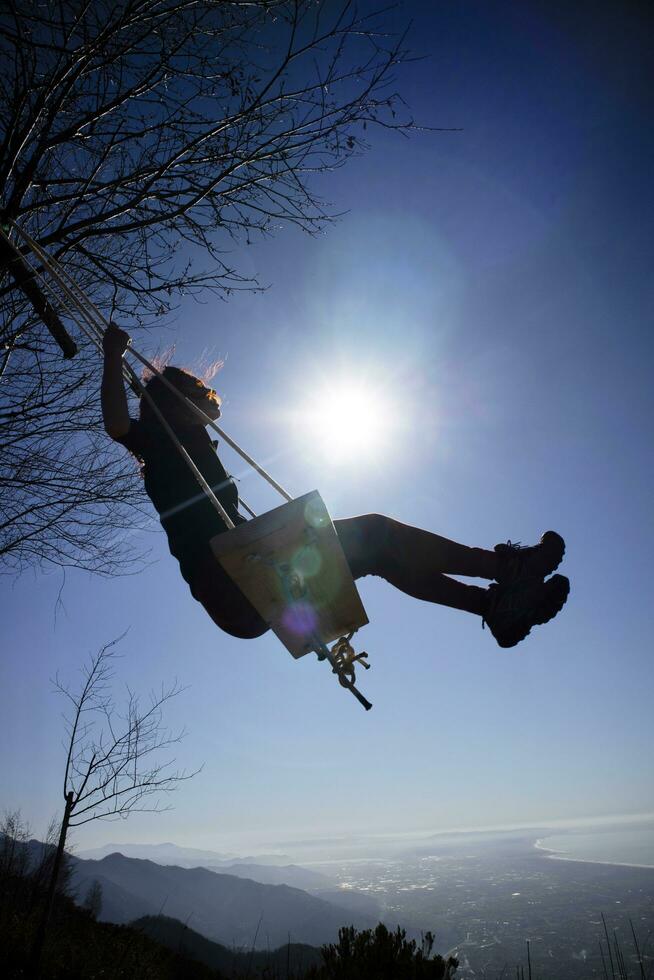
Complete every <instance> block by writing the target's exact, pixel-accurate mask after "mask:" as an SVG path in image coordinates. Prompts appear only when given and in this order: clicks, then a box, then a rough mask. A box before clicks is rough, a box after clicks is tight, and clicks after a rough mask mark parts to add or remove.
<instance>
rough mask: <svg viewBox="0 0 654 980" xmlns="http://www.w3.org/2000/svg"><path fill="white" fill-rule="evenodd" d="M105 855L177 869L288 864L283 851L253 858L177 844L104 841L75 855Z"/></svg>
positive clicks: (97, 858) (87, 857) (97, 857)
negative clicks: (142, 860)
mask: <svg viewBox="0 0 654 980" xmlns="http://www.w3.org/2000/svg"><path fill="white" fill-rule="evenodd" d="M109 854H124V855H125V857H132V858H143V859H144V860H146V861H155V862H156V863H157V864H176V865H177V866H178V867H180V868H197V867H204V868H208V867H212V866H214V865H216V866H217V865H220V866H221V867H222V866H224V865H227V864H234V863H239V864H242V863H247V864H253V863H256V864H263V865H276V864H288V863H289V858H288V857H287V856H286V855H284V854H259V855H257V857H240V856H239V855H236V854H221V853H220V852H218V851H204V850H201V849H200V848H197V847H180V846H179V845H178V844H172V843H170V842H166V843H164V844H104V845H103V846H102V847H93V848H91V849H89V850H85V851H79V852H78V854H77V857H79V858H82V859H83V860H90V861H100V860H102V858H104V857H107V855H109Z"/></svg>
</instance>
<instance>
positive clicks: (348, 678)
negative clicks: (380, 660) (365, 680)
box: [332, 634, 370, 687]
mask: <svg viewBox="0 0 654 980" xmlns="http://www.w3.org/2000/svg"><path fill="white" fill-rule="evenodd" d="M351 637H352V634H350V636H342V637H341V638H340V640H337V641H336V643H335V644H334V646H333V647H332V656H333V658H334V664H333V667H332V673H334V674H336V675H337V676H338V682H339V684H341V686H342V687H351V686H352V684H354V682H355V680H356V677H355V673H354V665H355V664H361V666H362V667H363V668H365V670H370V664H369V663H366V661H367V659H368V654H367V653H355V651H354V648H353V647H352V644H351V643H350V639H351Z"/></svg>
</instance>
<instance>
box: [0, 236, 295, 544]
mask: <svg viewBox="0 0 654 980" xmlns="http://www.w3.org/2000/svg"><path fill="white" fill-rule="evenodd" d="M11 225H12V227H13V228H14V229H15V230H16V232H17V234H18V235H19V237H20V238H22V239H23V241H24V242H25V243H26V245H27V247H28V248H29V249H30V251H31V252H32V253H33V254H34V255H36V256H37V258H38V259H39V260H40V261H41V263H42V265H43V267H44V269H45V270H47V271H48V273H49V274H50V276H51V277H52V279H53V280H54V281H55V282H56V283H57V285H58V286H59V288H60V289H61V291H62V293H63V294H64V297H65V298H66V299H64V300H62V298H61V297H60V296H57V295H56V293H54V291H53V289H52V285H51V283H50V282H49V280H48V279H47V278H46V277H45V276H44V275H43V272H42V271H41V270H40V269H38V268H36V267H35V266H34V265H33V264H32V263H31V262H29V259H28V257H27V256H25V255H24V253H22V252H21V251H20V250H19V249H18V248H17V246H16V245H15V243H14V242H13V241H12V240H11V239H10V238H9V236H8V235H7V234H6V233H5V231H4V229H2V228H0V235H2V237H3V239H4V240H5V242H6V243H7V244H8V245H9V246H10V248H11V249H12V250H13V251H14V252H15V253H16V254H17V255H19V256H20V257H21V259H23V261H25V260H27V261H28V264H29V267H30V269H31V271H32V273H33V274H34V276H35V277H37V278H38V279H39V280H40V282H41V284H42V285H43V286H44V288H45V289H46V291H47V292H48V293H49V294H50V296H53V297H54V299H55V301H58V302H61V303H62V304H63V305H64V307H65V308H66V310H67V312H68V314H69V316H70V317H71V319H72V320H73V321H74V322H75V323H76V324H77V326H78V328H79V329H80V330H81V331H82V333H83V334H84V335H85V336H86V337H87V338H88V339H89V340H90V341H91V342H92V343H93V344H94V345H95V346H96V347H97V348H98V350H100V351H102V334H103V333H104V329H106V327H108V326H109V320H108V319H107V318H106V317H105V316H104V314H103V313H102V312H101V311H100V310H99V309H98V308H97V307H96V306H95V305H94V304H93V303H92V301H91V300H90V299H89V298H88V297H87V296H86V294H85V293H84V292H83V291H82V289H81V288H80V286H79V285H78V284H77V283H76V282H75V280H74V279H73V278H72V277H71V276H70V275H69V274H68V272H67V271H66V270H65V269H64V268H63V266H62V265H61V264H60V263H59V262H58V261H57V260H56V259H55V258H54V257H53V256H50V255H48V253H47V252H45V251H44V250H43V249H42V248H41V246H40V245H39V244H38V242H36V241H34V239H33V238H32V237H31V236H30V235H29V234H28V233H27V232H26V231H24V230H23V229H22V228H21V227H20V226H19V225H18V224H16V222H14V221H12V222H11ZM66 300H68V302H66ZM69 303H70V304H72V305H73V307H74V310H76V311H77V313H78V315H81V317H82V320H83V321H85V323H86V325H85V323H84V322H80V320H79V318H78V317H76V316H75V313H74V312H73V311H72V310H71V309H70V306H69ZM127 352H129V353H130V354H133V355H134V357H136V359H137V360H138V361H140V362H141V364H143V365H144V367H146V368H147V370H148V371H149V372H150V373H151V374H152V376H156V377H157V378H159V380H160V381H161V382H162V383H163V384H164V385H165V386H166V387H167V388H168V389H169V390H170V391H171V392H172V393H173V394H174V395H175V397H176V398H178V399H179V400H180V401H182V403H183V404H184V405H186V406H187V407H189V408H190V409H191V411H192V412H193V413H194V414H195V415H196V416H197V417H198V418H199V419H201V420H202V422H203V424H204V425H208V426H210V427H211V428H212V429H213V430H214V431H215V432H216V433H217V434H218V435H219V436H220V437H221V438H222V439H223V441H224V442H226V443H227V445H229V446H231V448H232V449H234V451H235V452H236V453H238V454H239V456H241V458H242V459H244V460H245V462H246V463H248V465H249V466H251V467H252V468H253V469H254V470H255V471H256V472H257V473H259V475H260V476H261V477H262V478H263V479H265V480H266V481H267V482H268V483H269V484H270V485H271V486H272V487H273V489H274V490H276V491H277V492H278V493H279V494H280V495H281V496H282V497H283V498H284V500H286V501H291V500H292V499H293V498H292V497H291V495H290V494H289V493H288V492H287V491H286V490H285V489H284V488H283V487H282V486H281V485H280V484H279V483H277V481H276V480H275V479H273V477H272V476H271V475H270V474H269V473H268V472H267V471H266V470H265V469H264V468H263V467H262V466H260V465H259V464H258V463H257V462H256V460H255V459H253V457H252V456H250V455H249V453H247V452H246V451H245V450H244V449H242V447H241V446H239V445H238V443H237V442H235V441H234V440H233V439H232V438H231V437H230V436H228V435H227V433H226V432H225V431H224V430H223V429H222V428H221V427H220V426H219V425H217V424H216V423H215V421H214V420H213V419H210V418H209V416H207V415H205V413H204V412H203V411H202V409H201V408H198V406H197V405H195V404H194V403H193V402H192V401H190V399H187V398H186V396H185V395H184V394H183V393H182V392H181V391H179V390H178V389H177V388H176V387H175V385H173V384H172V383H171V382H170V381H169V380H168V379H167V378H166V377H165V376H164V375H163V374H162V373H161V372H160V371H158V370H157V368H156V367H155V366H154V365H153V364H151V363H150V361H149V360H148V359H147V358H146V357H144V356H143V355H142V354H140V353H139V352H138V351H137V350H135V349H134V348H133V347H132V346H131V345H130V347H129V348H128V351H126V353H127ZM123 368H124V372H123V373H125V371H126V375H127V380H128V381H129V382H130V384H131V386H132V387H133V388H135V389H136V390H137V392H138V393H139V395H141V396H142V397H143V396H144V397H145V398H146V400H147V401H148V403H149V405H150V406H151V407H152V409H153V411H154V413H155V415H156V417H157V418H158V420H159V421H160V423H161V425H162V427H163V428H164V430H165V431H166V433H167V434H168V435H169V437H170V438H171V440H172V442H173V443H174V445H175V447H176V449H177V451H178V452H179V453H180V455H181V456H182V458H183V459H184V462H185V463H186V464H187V466H188V467H189V468H190V470H191V472H192V473H193V475H194V477H195V479H196V481H197V482H198V483H199V485H200V487H201V489H202V491H203V492H204V494H205V495H206V496H207V497H208V498H209V500H210V502H211V503H212V505H213V507H214V508H215V509H216V510H217V512H218V514H219V515H220V517H221V519H222V520H223V521H224V522H225V523H226V524H227V527H228V528H230V529H231V528H233V527H234V522H233V521H232V520H231V518H230V517H229V515H228V514H227V513H226V511H225V509H224V508H223V506H222V505H221V503H220V501H219V500H218V499H217V498H216V496H215V494H214V493H213V491H212V489H211V488H210V487H209V485H208V484H207V482H206V480H205V479H204V477H203V476H202V474H201V473H200V471H199V470H198V468H197V466H196V465H195V463H194V462H193V460H192V459H191V457H190V456H189V454H188V453H187V452H186V450H185V448H184V447H183V446H182V444H181V443H180V442H179V440H178V438H177V436H176V435H175V433H174V432H173V430H172V429H171V427H170V425H169V424H168V423H167V421H166V420H165V419H164V417H163V416H162V414H161V412H160V411H159V409H158V408H157V406H156V405H155V404H154V401H153V399H152V398H151V396H150V395H149V393H148V392H147V391H146V390H145V388H144V386H143V385H142V384H141V381H140V379H139V378H138V375H137V373H136V372H135V371H134V369H133V368H132V366H131V365H130V364H129V363H128V362H127V361H125V360H124V361H123ZM241 503H242V504H243V506H244V509H245V510H246V511H247V512H248V513H249V514H250V516H252V517H254V516H256V515H255V513H254V511H253V510H252V509H251V508H250V507H249V506H248V505H247V504H246V503H245V502H244V501H242V500H241Z"/></svg>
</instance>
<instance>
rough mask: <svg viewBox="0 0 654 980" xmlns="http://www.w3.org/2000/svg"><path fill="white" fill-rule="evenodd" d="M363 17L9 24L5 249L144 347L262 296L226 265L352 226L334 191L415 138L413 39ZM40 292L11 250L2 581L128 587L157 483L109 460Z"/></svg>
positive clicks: (321, 11) (89, 372)
mask: <svg viewBox="0 0 654 980" xmlns="http://www.w3.org/2000/svg"><path fill="white" fill-rule="evenodd" d="M363 8H364V9H363V10H362V11H360V10H358V9H357V7H356V5H355V4H354V3H353V2H352V0H61V2H60V3H56V4H50V3H42V2H41V0H21V2H20V3H18V2H17V0H9V2H7V3H4V4H2V5H0V64H1V65H2V71H1V72H0V189H1V190H0V195H1V200H0V220H4V221H5V222H6V224H5V226H4V227H5V229H6V230H7V231H10V229H11V224H10V223H11V222H12V221H15V222H18V223H19V224H20V225H21V226H22V227H23V228H24V229H25V230H26V231H28V232H29V233H30V234H31V235H32V236H33V237H34V238H35V239H36V240H37V241H38V242H39V244H40V245H42V246H44V247H45V248H46V249H49V250H51V251H52V253H53V254H54V255H55V257H56V258H57V259H58V260H59V262H60V263H62V265H63V266H64V267H65V269H66V271H67V272H68V273H69V274H70V275H72V276H73V277H74V278H75V280H76V281H77V282H78V283H79V285H80V286H81V287H82V289H84V290H85V292H86V293H87V294H88V295H89V296H90V298H91V299H92V300H93V301H94V302H95V303H96V304H97V305H98V306H100V307H102V308H104V310H105V311H106V312H107V313H110V314H111V315H112V316H113V317H114V318H116V319H121V318H122V319H123V320H127V321H128V322H129V323H130V329H132V330H133V329H134V328H136V329H138V325H139V324H140V325H143V326H147V325H148V324H152V323H153V322H156V318H157V317H159V316H161V315H162V314H165V313H166V312H167V311H169V310H170V309H171V308H172V306H174V304H175V302H176V301H177V298H178V297H179V296H180V295H183V294H190V295H194V296H198V297H199V296H200V295H203V296H206V295H207V292H213V293H214V294H216V295H218V296H220V297H225V296H228V295H229V294H230V292H231V291H232V290H234V289H243V288H254V287H256V283H255V282H254V281H253V280H251V279H248V278H247V277H246V276H244V275H243V274H242V273H241V272H239V269H238V263H237V262H236V261H235V260H234V259H233V257H230V255H229V253H228V251H226V249H232V248H233V247H234V246H235V245H238V244H239V243H240V244H249V242H250V241H251V239H252V236H254V235H272V234H274V233H275V231H276V230H277V229H279V228H280V227H281V226H282V225H283V224H289V223H290V224H294V225H296V226H299V227H300V228H302V229H303V230H305V231H307V232H309V233H313V232H316V231H317V230H319V229H320V228H322V227H323V226H324V225H325V223H326V222H328V221H330V220H332V218H333V217H334V212H333V209H331V208H330V207H328V206H326V205H325V204H324V202H323V201H322V200H321V198H320V197H319V196H318V194H317V191H316V186H315V178H316V176H317V175H319V174H322V173H325V172H327V171H329V170H332V169H334V168H336V167H339V166H341V165H342V164H343V163H345V162H346V161H347V159H348V158H349V157H351V156H352V155H353V154H356V153H358V152H361V151H362V150H363V149H364V148H365V147H366V132H365V130H366V127H368V126H371V125H381V126H385V127H388V128H394V129H401V130H406V129H407V128H410V127H411V125H412V123H411V120H410V118H409V117H408V115H407V113H406V112H405V111H404V107H403V103H402V101H401V99H400V98H399V96H398V95H397V93H396V91H395V89H394V88H393V85H394V80H393V74H394V70H395V68H396V66H397V65H398V64H399V63H400V62H401V61H402V60H403V58H404V57H405V51H404V39H403V36H402V35H399V36H395V35H393V33H392V31H390V30H389V29H388V22H389V17H390V13H389V8H388V7H386V8H385V7H384V6H382V7H381V8H380V9H379V10H377V11H375V10H374V0H363ZM31 276H32V274H31V272H30V270H29V267H26V266H25V263H24V262H21V261H19V260H17V259H16V257H15V255H14V254H13V253H12V251H11V248H10V246H9V245H8V244H7V243H6V242H5V241H4V239H2V237H1V236H0V378H1V384H0V444H3V443H4V444H5V445H6V447H7V448H6V449H5V451H4V452H3V453H2V454H1V455H0V561H3V562H4V564H5V565H8V566H9V567H10V568H13V569H17V570H20V569H21V568H22V567H24V566H25V565H31V564H34V563H42V562H54V563H56V564H59V565H81V566H82V567H85V568H88V569H91V570H94V571H100V572H104V573H113V572H116V571H118V570H120V569H121V568H124V567H125V566H126V565H127V567H129V565H130V561H131V559H132V557H133V555H132V554H131V553H130V552H129V549H128V550H127V551H124V550H123V548H122V546H121V539H120V536H119V535H118V534H117V531H116V529H117V528H126V527H130V526H132V524H133V522H134V520H136V521H137V523H138V520H139V516H140V515H139V513H138V505H139V493H138V489H139V487H138V480H137V479H136V475H135V470H134V468H132V470H131V472H130V473H128V472H127V471H126V469H125V466H126V464H125V461H124V460H123V459H121V457H120V452H119V451H116V449H115V448H113V447H109V448H101V443H100V439H101V438H102V434H101V427H100V425H99V412H98V411H97V408H96V407H95V399H96V387H97V385H96V384H95V383H94V381H93V378H94V376H95V375H96V374H97V370H98V364H97V360H95V359H94V357H95V355H94V354H93V352H89V351H87V350H86V349H85V347H84V345H81V350H80V353H79V354H78V355H77V357H76V358H74V360H72V361H64V362H62V361H61V350H60V349H59V347H60V346H61V345H62V343H63V347H64V349H65V351H66V353H67V355H68V356H70V355H71V353H72V352H73V351H72V348H71V347H70V345H66V343H65V338H64V340H63V341H62V337H61V334H60V333H57V331H54V334H52V335H51V334H50V333H48V332H47V330H46V328H45V326H44V322H43V318H44V305H43V302H41V300H40V299H39V294H38V291H37V289H36V285H37V284H36V282H35V280H34V278H33V277H32V278H31ZM41 299H43V297H41ZM35 311H36V313H35ZM60 312H61V310H60ZM36 314H38V315H36ZM45 320H46V321H48V317H47V316H46V317H45ZM50 328H51V329H52V324H50ZM2 351H4V353H2ZM108 545H110V547H108Z"/></svg>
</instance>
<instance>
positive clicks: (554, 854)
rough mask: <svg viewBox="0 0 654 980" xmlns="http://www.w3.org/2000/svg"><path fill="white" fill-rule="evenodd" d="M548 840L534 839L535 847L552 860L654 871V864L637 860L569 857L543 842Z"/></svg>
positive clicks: (545, 838)
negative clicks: (640, 862) (641, 862)
mask: <svg viewBox="0 0 654 980" xmlns="http://www.w3.org/2000/svg"><path fill="white" fill-rule="evenodd" d="M546 840H547V837H539V838H538V839H537V840H535V841H534V847H535V848H536V850H538V851H544V852H545V856H546V857H547V858H549V859H550V860H551V861H573V862H576V863H577V864H605V865H608V866H609V867H614V868H646V869H647V870H648V871H654V864H637V863H636V862H635V861H598V860H597V859H596V858H580V857H569V856H567V855H565V854H563V852H562V851H557V850H555V849H554V848H553V847H548V846H547V845H546V844H544V843H543V842H544V841H546Z"/></svg>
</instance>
